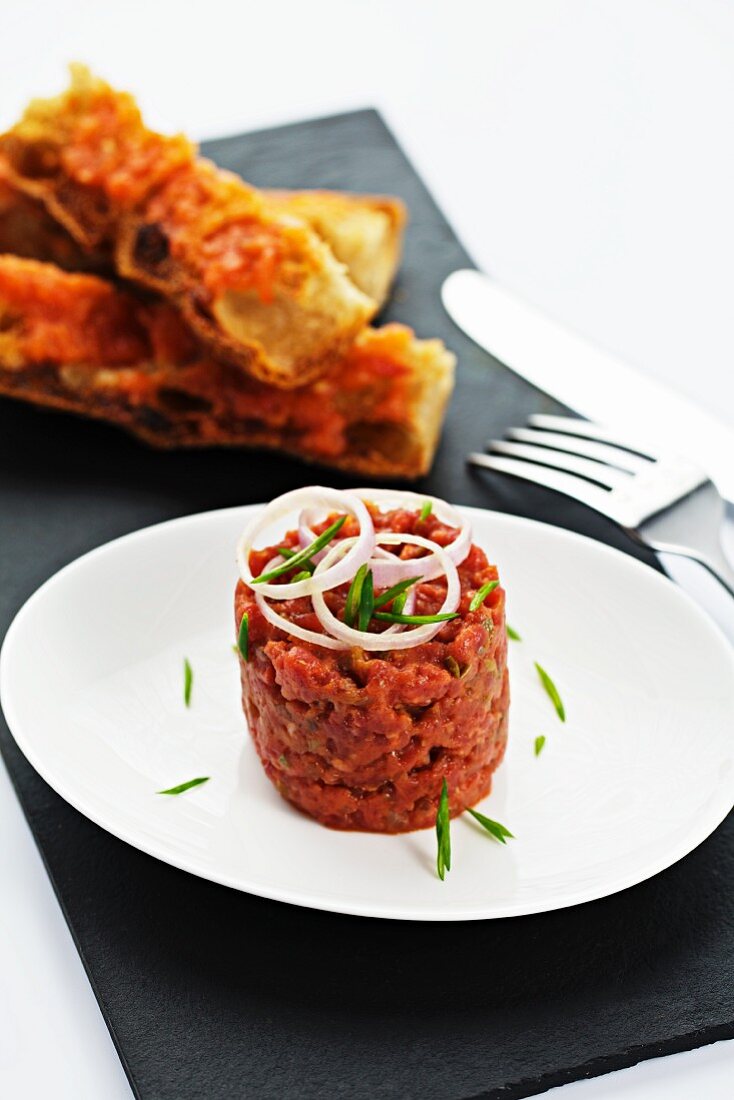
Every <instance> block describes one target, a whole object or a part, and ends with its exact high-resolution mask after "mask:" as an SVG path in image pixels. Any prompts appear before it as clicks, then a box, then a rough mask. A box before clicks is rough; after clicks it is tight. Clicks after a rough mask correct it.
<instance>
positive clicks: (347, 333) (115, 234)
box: [0, 66, 376, 387]
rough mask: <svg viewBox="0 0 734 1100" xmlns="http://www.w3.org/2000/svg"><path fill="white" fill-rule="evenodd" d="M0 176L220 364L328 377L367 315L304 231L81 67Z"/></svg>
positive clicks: (279, 375)
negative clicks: (177, 321)
mask: <svg viewBox="0 0 734 1100" xmlns="http://www.w3.org/2000/svg"><path fill="white" fill-rule="evenodd" d="M0 159H1V160H2V161H3V165H4V167H3V171H4V173H5V174H6V175H7V176H8V178H9V179H10V180H11V182H12V183H13V184H14V185H15V186H17V187H18V188H20V189H21V190H22V191H23V192H24V193H26V194H28V195H30V196H32V197H34V198H37V199H39V200H40V201H41V202H43V203H44V205H45V206H46V208H47V209H48V211H49V212H50V213H51V214H52V215H53V217H54V218H56V220H57V221H59V222H61V224H63V225H64V226H65V227H66V228H67V229H68V231H69V232H70V233H71V235H72V236H73V237H74V238H75V240H77V241H78V242H79V244H81V245H82V246H84V247H86V248H91V249H99V248H100V247H101V248H109V249H110V251H111V253H112V255H113V257H114V263H115V267H116V270H117V272H118V274H120V275H122V276H124V277H125V278H128V279H130V280H133V281H135V282H137V283H139V284H141V285H143V286H145V287H149V288H154V289H156V290H158V291H159V292H160V293H161V294H162V295H164V296H165V297H166V298H168V299H169V300H170V301H171V302H172V303H173V304H175V305H176V306H177V307H178V309H179V310H180V312H181V314H182V315H183V316H184V318H185V319H186V321H187V323H188V324H189V325H190V327H191V328H192V329H193V330H194V331H195V332H196V333H197V334H198V336H199V337H200V338H201V339H202V340H203V341H205V342H206V343H207V344H208V345H209V347H210V348H211V349H212V350H214V351H215V352H216V353H217V354H218V355H220V356H222V357H225V358H227V359H228V360H229V361H230V362H232V363H234V364H236V365H239V366H241V367H243V368H244V369H245V370H246V371H248V372H249V373H250V374H252V375H253V376H255V377H257V378H260V379H262V380H265V381H268V382H272V383H274V384H276V385H279V386H284V387H288V386H300V385H303V384H304V383H305V382H306V381H308V380H310V379H311V378H313V377H315V376H317V375H318V374H320V373H323V372H324V371H325V370H328V369H329V367H331V366H332V365H333V364H334V363H336V362H337V361H338V360H339V358H340V357H341V355H342V354H343V353H344V352H345V351H346V350H347V348H348V347H349V345H350V344H351V343H352V341H353V340H354V337H355V336H356V334H357V333H358V332H359V330H360V329H361V328H362V327H363V326H364V325H365V323H366V322H367V321H368V320H369V318H370V317H371V316H372V315H373V313H374V312H375V308H376V303H375V302H374V301H373V300H372V299H371V298H369V297H368V296H367V295H366V294H364V293H363V292H362V291H361V290H359V289H358V288H357V287H356V286H355V284H354V283H353V282H352V281H351V279H350V278H349V275H348V273H347V270H346V267H345V266H344V265H343V264H342V263H340V262H339V261H338V260H337V259H336V258H335V256H334V254H333V253H332V251H331V249H330V248H329V247H328V245H327V244H325V242H324V241H323V240H322V239H321V237H319V235H318V234H317V233H316V232H315V230H314V229H313V228H312V227H311V226H310V225H309V224H307V223H306V222H304V221H302V220H299V219H297V218H294V217H293V216H292V215H290V214H286V213H282V214H281V213H278V212H277V211H275V210H274V209H273V208H272V207H271V206H269V205H268V203H267V202H266V200H265V199H264V197H263V195H262V194H261V193H260V192H259V191H257V190H256V189H255V188H253V187H250V186H249V185H248V184H246V183H245V182H244V181H243V180H241V179H240V178H239V177H238V176H235V175H233V174H232V173H229V172H224V171H222V170H221V169H218V168H216V167H215V165H213V164H212V163H210V162H209V161H206V160H204V159H203V158H200V157H198V156H197V155H196V149H195V147H194V146H193V145H192V144H191V143H190V142H189V141H188V140H187V139H186V138H184V137H183V136H181V135H178V136H175V137H164V136H163V135H161V134H157V133H154V132H153V131H151V130H148V129H147V128H146V126H145V125H144V123H143V121H142V118H141V115H140V112H139V110H138V108H137V105H136V103H135V101H134V99H133V98H132V96H130V95H128V94H127V93H124V92H118V91H115V90H114V89H113V88H111V87H110V86H109V85H108V84H106V83H105V82H104V81H102V80H99V79H97V78H96V77H94V76H92V75H91V73H89V71H88V70H87V69H85V68H84V67H82V66H73V67H72V84H71V87H70V89H69V90H68V91H67V92H65V93H63V94H62V95H61V96H59V97H58V98H56V99H50V100H37V101H34V102H33V103H31V105H30V106H29V108H28V109H27V111H26V113H25V115H24V116H23V118H22V119H21V120H20V122H18V123H17V124H16V126H14V127H13V128H12V129H11V130H10V131H8V133H6V134H4V135H2V137H0Z"/></svg>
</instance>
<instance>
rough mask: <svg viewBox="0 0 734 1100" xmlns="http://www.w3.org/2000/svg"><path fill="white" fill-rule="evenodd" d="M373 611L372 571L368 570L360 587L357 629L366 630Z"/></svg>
mask: <svg viewBox="0 0 734 1100" xmlns="http://www.w3.org/2000/svg"><path fill="white" fill-rule="evenodd" d="M374 610H375V589H374V584H373V581H372V570H371V569H368V570H367V572H366V573H365V577H364V583H363V585H362V592H361V595H360V600H359V611H358V612H357V629H358V630H366V629H367V627H368V626H369V625H370V619H371V618H372V612H373V611H374Z"/></svg>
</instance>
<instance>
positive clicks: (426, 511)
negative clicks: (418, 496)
mask: <svg viewBox="0 0 734 1100" xmlns="http://www.w3.org/2000/svg"><path fill="white" fill-rule="evenodd" d="M432 511H433V503H432V502H431V501H430V500H427V501H426V503H425V504H424V505H423V507H422V508H421V510H420V514H419V516H418V519H428V517H429V516H430V514H431V512H432Z"/></svg>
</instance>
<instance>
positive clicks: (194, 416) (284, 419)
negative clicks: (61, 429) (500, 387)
mask: <svg viewBox="0 0 734 1100" xmlns="http://www.w3.org/2000/svg"><path fill="white" fill-rule="evenodd" d="M453 373H454V357H453V355H452V354H451V353H450V352H448V351H447V350H446V349H445V348H444V346H443V344H441V342H440V341H438V340H426V341H421V340H417V339H416V338H415V336H414V335H413V333H412V332H411V331H410V329H407V328H405V327H404V326H401V325H388V326H386V327H385V328H382V329H366V330H364V331H363V332H362V333H360V335H359V336H358V338H357V340H356V341H355V343H354V344H353V346H352V347H351V348H350V349H349V350H348V351H347V352H346V353H345V355H344V356H343V358H342V360H341V362H340V363H338V364H337V365H336V366H334V367H332V369H331V370H330V371H329V372H327V373H325V374H323V375H322V376H321V377H319V378H317V379H316V380H315V381H314V382H312V383H311V384H309V385H307V386H304V387H302V388H301V389H298V390H283V389H278V388H273V387H270V386H267V385H264V384H263V383H261V382H258V381H256V380H254V379H252V378H249V377H248V376H246V375H245V374H243V372H242V371H241V370H239V369H238V368H236V367H233V366H232V365H231V364H230V363H228V362H227V361H224V360H221V359H219V358H217V357H213V356H212V355H211V354H210V353H209V352H208V351H207V350H205V349H204V348H203V347H202V345H201V344H200V342H199V341H198V340H197V339H196V337H195V336H194V335H193V334H192V333H191V332H190V330H189V329H188V328H187V327H186V326H185V325H184V324H183V323H182V321H181V318H180V316H179V315H178V314H177V313H176V311H175V310H173V309H172V308H171V307H170V306H169V305H167V304H166V303H165V302H162V301H155V300H145V299H141V298H139V297H138V296H136V295H135V294H131V293H129V292H127V291H124V290H122V289H120V288H119V287H117V286H115V285H114V284H112V283H110V282H108V281H106V280H104V279H100V278H97V277H94V276H89V275H82V274H69V273H67V272H63V271H61V270H60V269H58V268H56V267H54V266H53V265H50V264H42V263H38V262H34V261H31V260H22V259H19V258H17V257H14V256H0V393H3V394H6V395H8V396H12V397H18V398H22V399H25V400H28V401H32V402H34V403H37V404H42V405H47V406H51V407H55V408H59V409H65V410H67V411H71V412H76V413H80V414H82V415H85V416H91V417H95V418H97V419H102V420H107V421H110V422H113V423H116V424H118V425H120V426H122V427H124V428H126V429H128V430H129V431H131V432H133V433H134V434H135V435H136V436H138V437H139V438H141V439H143V440H145V441H146V442H147V443H149V444H152V445H153V446H156V447H166V448H170V447H192V446H206V447H208V446H237V447H243V446H244V447H268V448H271V449H274V450H279V451H285V452H287V453H289V454H293V455H296V456H297V457H298V458H301V459H305V460H306V461H310V462H318V463H320V464H323V465H328V466H332V467H335V468H337V469H341V470H346V471H350V472H353V473H355V474H360V475H365V476H373V477H380V478H392V477H394V478H408V479H409V478H415V477H419V476H421V475H422V474H425V473H426V472H427V471H428V469H429V468H430V465H431V462H432V459H433V455H434V452H435V448H436V444H437V441H438V437H439V433H440V428H441V423H442V419H443V413H444V410H445V407H446V403H447V401H448V398H449V396H450V394H451V390H452V387H453Z"/></svg>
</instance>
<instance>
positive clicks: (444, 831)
mask: <svg viewBox="0 0 734 1100" xmlns="http://www.w3.org/2000/svg"><path fill="white" fill-rule="evenodd" d="M436 840H437V842H438V852H437V855H436V870H437V871H438V877H439V878H440V879H441V882H443V880H444V878H445V877H446V872H447V871H450V870H451V824H450V817H449V788H448V784H447V782H446V777H445V776H444V781H443V784H442V785H441V797H440V798H439V800H438V810H437V812H436Z"/></svg>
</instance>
